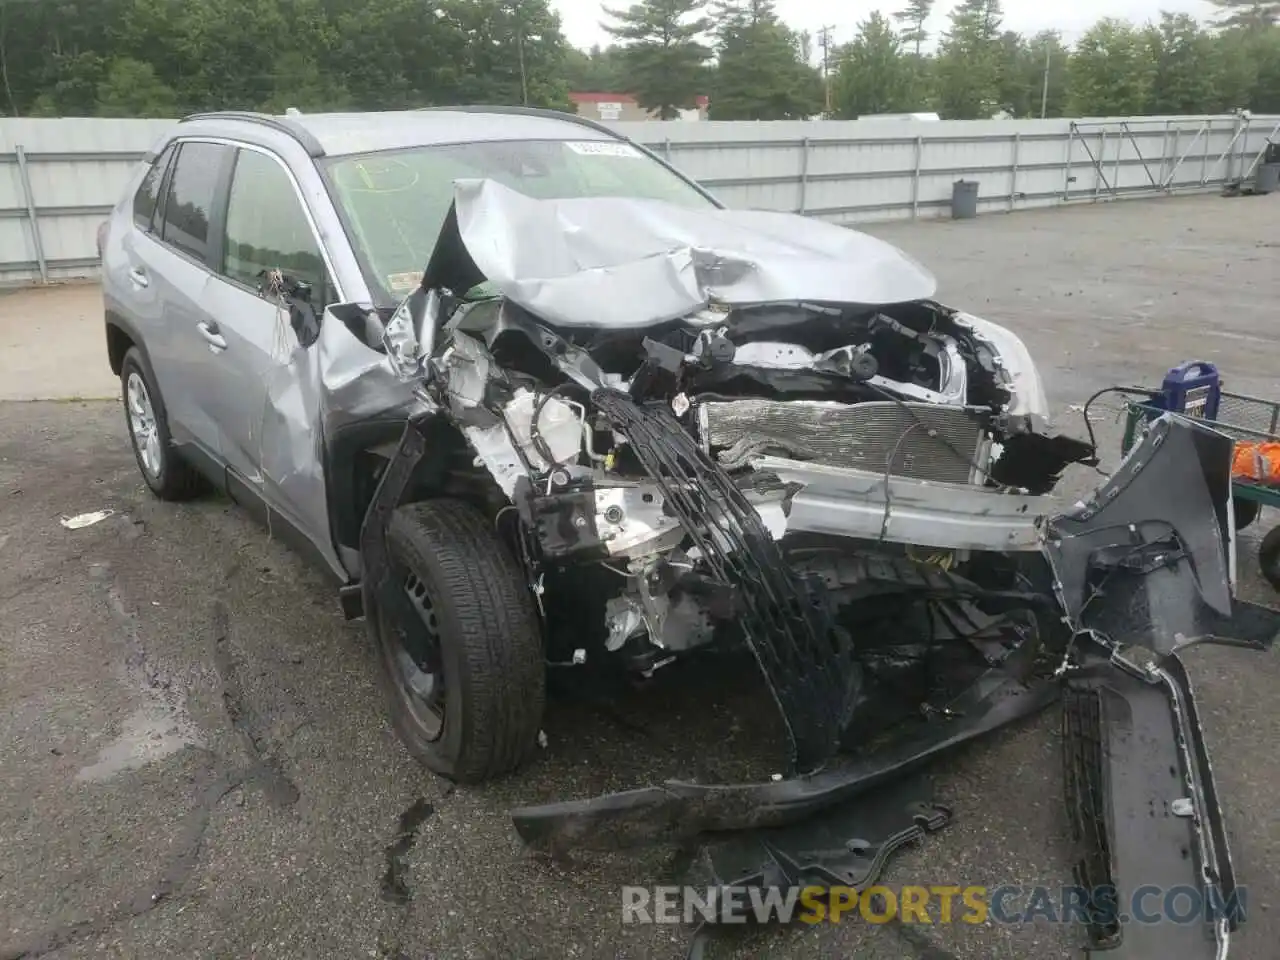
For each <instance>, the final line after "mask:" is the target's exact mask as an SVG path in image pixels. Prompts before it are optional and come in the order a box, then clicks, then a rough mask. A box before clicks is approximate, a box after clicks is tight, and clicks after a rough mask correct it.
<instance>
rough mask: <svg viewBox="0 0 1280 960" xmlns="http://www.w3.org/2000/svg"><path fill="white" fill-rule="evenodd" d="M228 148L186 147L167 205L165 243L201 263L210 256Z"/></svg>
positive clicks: (180, 153)
mask: <svg viewBox="0 0 1280 960" xmlns="http://www.w3.org/2000/svg"><path fill="white" fill-rule="evenodd" d="M229 149H230V148H229V147H224V146H222V145H220V144H216V143H197V142H191V143H184V144H182V146H181V148H180V149H179V150H178V159H177V165H176V166H175V167H174V169H173V175H172V176H170V177H169V192H168V195H167V196H166V197H165V201H164V233H163V239H164V242H165V243H167V244H170V245H171V246H173V247H176V248H177V249H178V250H181V251H182V252H183V253H186V254H189V255H190V256H192V257H194V258H195V259H197V260H200V261H202V262H203V261H206V260H207V259H208V254H209V217H210V211H212V209H213V198H214V194H215V193H216V192H217V190H218V177H219V175H220V173H221V171H222V164H223V161H224V160H225V159H226V158H227V155H228V150H229Z"/></svg>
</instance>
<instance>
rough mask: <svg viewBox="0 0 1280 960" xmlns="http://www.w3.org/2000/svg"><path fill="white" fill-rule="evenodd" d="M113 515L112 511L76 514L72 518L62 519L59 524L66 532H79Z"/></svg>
mask: <svg viewBox="0 0 1280 960" xmlns="http://www.w3.org/2000/svg"><path fill="white" fill-rule="evenodd" d="M114 514H115V511H114V510H95V511H93V513H78V514H76V515H75V516H74V517H63V518H62V520H61V523H62V525H63V526H64V527H66V528H67V529H68V530H81V529H83V528H85V527H92V526H93V525H94V524H95V523H101V522H102V521H103V520H105V519H107V517H110V516H113V515H114Z"/></svg>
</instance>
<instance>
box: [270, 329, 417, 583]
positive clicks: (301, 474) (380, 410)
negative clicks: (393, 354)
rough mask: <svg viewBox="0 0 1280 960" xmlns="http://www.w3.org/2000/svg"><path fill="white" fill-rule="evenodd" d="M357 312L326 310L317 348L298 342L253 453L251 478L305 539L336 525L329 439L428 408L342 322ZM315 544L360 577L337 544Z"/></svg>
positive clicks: (336, 566)
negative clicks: (256, 472) (255, 473)
mask: <svg viewBox="0 0 1280 960" xmlns="http://www.w3.org/2000/svg"><path fill="white" fill-rule="evenodd" d="M351 309H352V308H351V305H338V306H334V307H330V308H329V309H328V310H327V311H325V314H324V316H323V318H322V319H321V322H320V338H319V340H318V341H317V342H316V343H315V344H313V345H312V346H310V347H302V346H300V345H298V344H297V343H296V342H294V343H292V350H291V351H290V352H289V353H287V354H286V355H285V356H284V357H282V358H281V359H280V361H279V364H278V366H275V367H273V368H272V370H271V371H270V373H269V375H268V379H267V384H266V391H265V401H264V403H265V406H264V409H263V410H262V411H261V413H260V416H261V423H260V436H261V444H260V448H261V449H260V450H255V451H252V453H253V455H254V458H255V459H256V460H257V462H258V464H259V468H260V471H261V475H260V476H259V477H256V478H250V479H251V480H253V481H255V482H256V483H257V484H258V485H259V486H260V489H261V493H262V495H263V496H264V497H265V498H266V499H267V501H268V504H269V506H270V507H271V508H272V509H273V510H276V511H277V512H279V513H280V514H281V515H283V516H285V517H287V518H288V519H289V520H290V521H291V522H292V523H293V524H294V525H295V526H296V527H298V529H300V530H302V531H304V533H306V532H313V531H325V530H328V529H329V525H330V517H329V502H328V492H327V485H326V479H325V475H324V464H325V462H326V450H325V438H326V437H328V436H332V435H333V433H334V431H336V430H338V429H340V428H342V427H344V426H346V425H348V424H352V423H360V422H363V421H367V420H370V419H373V418H376V417H380V416H385V417H389V418H405V417H408V416H409V415H410V414H411V413H415V412H421V411H423V410H424V409H425V408H426V407H427V406H428V404H427V401H425V400H424V399H423V398H422V397H421V395H420V393H419V392H418V391H419V386H420V385H418V384H414V383H409V382H406V381H404V380H402V379H401V378H400V376H399V375H398V372H397V370H396V368H395V366H394V365H393V363H392V361H391V359H390V358H389V357H387V356H386V355H384V354H382V353H379V352H378V351H377V350H374V349H373V348H372V347H370V346H367V345H366V344H365V343H364V342H362V341H361V340H360V339H359V338H357V337H356V335H355V334H354V333H352V332H351V330H350V328H349V327H348V326H347V323H346V322H345V319H344V316H343V314H344V313H345V312H348V311H350V310H351ZM314 545H315V547H316V548H317V549H318V550H319V551H320V553H321V555H323V556H324V557H325V559H326V560H327V561H328V562H329V564H330V566H331V567H332V569H333V570H334V572H335V573H337V574H339V575H343V576H345V575H353V574H356V573H357V572H358V571H356V570H350V569H347V566H346V565H345V564H344V563H343V561H342V560H341V559H340V558H339V556H338V554H337V552H336V548H335V546H334V544H333V543H332V542H328V541H326V542H316V543H315V544H314ZM347 562H348V563H350V562H351V561H350V560H348V561H347Z"/></svg>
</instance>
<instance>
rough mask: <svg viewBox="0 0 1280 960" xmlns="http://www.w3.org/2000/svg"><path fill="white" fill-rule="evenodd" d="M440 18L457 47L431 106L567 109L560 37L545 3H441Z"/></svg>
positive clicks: (465, 0)
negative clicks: (455, 63)
mask: <svg viewBox="0 0 1280 960" xmlns="http://www.w3.org/2000/svg"><path fill="white" fill-rule="evenodd" d="M440 12H441V13H442V14H443V15H444V17H445V18H446V19H448V20H449V21H451V22H452V24H453V26H454V28H455V30H456V32H457V34H458V35H460V36H461V37H462V38H463V42H462V45H461V46H460V48H459V50H458V55H460V64H459V69H457V70H456V71H454V72H453V73H452V74H451V75H450V76H449V78H448V82H443V83H440V84H439V86H438V89H437V90H435V91H433V99H435V100H436V102H441V103H494V104H527V105H530V106H538V107H558V108H561V109H566V108H567V107H568V105H569V98H568V93H569V90H568V84H567V83H566V80H565V63H564V53H565V42H564V35H563V33H562V32H561V30H560V18H559V16H557V15H556V14H555V13H553V12H552V11H551V8H550V6H549V4H548V0H445V2H443V3H441V4H440ZM441 79H444V78H441Z"/></svg>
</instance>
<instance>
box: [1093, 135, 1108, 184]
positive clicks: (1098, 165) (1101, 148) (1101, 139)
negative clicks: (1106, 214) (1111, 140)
mask: <svg viewBox="0 0 1280 960" xmlns="http://www.w3.org/2000/svg"><path fill="white" fill-rule="evenodd" d="M1106 158H1107V131H1106V128H1105V127H1104V128H1103V129H1102V130H1100V131H1098V158H1097V159H1096V160H1094V162H1093V200H1094V202H1095V203H1096V202H1097V201H1098V194H1099V193H1100V192H1101V190H1102V182H1103V181H1104V180H1106V179H1107V175H1106V174H1105V173H1103V172H1102V162H1103V161H1104V160H1105V159H1106Z"/></svg>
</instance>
